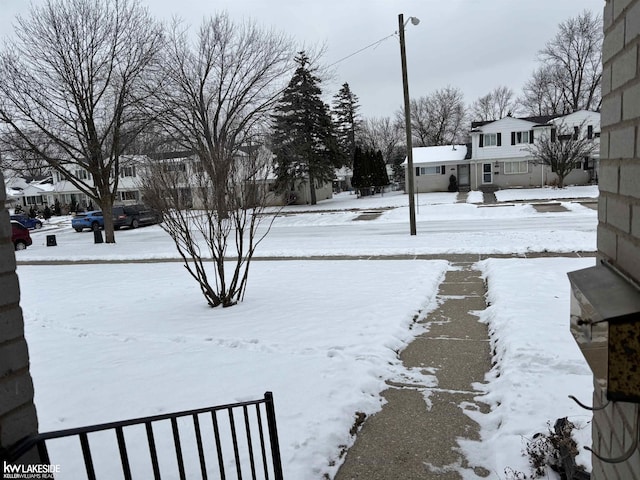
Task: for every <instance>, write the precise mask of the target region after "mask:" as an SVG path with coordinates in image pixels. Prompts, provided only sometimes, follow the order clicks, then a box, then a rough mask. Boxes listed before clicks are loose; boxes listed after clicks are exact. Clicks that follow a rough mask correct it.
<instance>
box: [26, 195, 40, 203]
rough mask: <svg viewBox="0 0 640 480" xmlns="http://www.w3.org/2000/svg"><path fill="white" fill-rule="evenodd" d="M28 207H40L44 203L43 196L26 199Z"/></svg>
mask: <svg viewBox="0 0 640 480" xmlns="http://www.w3.org/2000/svg"><path fill="white" fill-rule="evenodd" d="M26 201H27V205H40V204H41V203H42V195H37V196H34V197H26Z"/></svg>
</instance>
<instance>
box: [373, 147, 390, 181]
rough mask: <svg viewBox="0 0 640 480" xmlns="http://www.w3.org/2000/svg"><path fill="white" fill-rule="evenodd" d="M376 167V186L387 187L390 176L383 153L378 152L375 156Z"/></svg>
mask: <svg viewBox="0 0 640 480" xmlns="http://www.w3.org/2000/svg"><path fill="white" fill-rule="evenodd" d="M373 163H374V166H375V172H376V174H375V186H376V187H385V186H387V185H389V175H388V174H387V165H386V164H385V163H384V158H383V157H382V151H381V150H378V151H377V152H376V153H375V154H374V156H373Z"/></svg>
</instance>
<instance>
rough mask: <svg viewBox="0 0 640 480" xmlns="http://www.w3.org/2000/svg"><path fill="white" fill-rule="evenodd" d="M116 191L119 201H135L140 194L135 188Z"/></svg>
mask: <svg viewBox="0 0 640 480" xmlns="http://www.w3.org/2000/svg"><path fill="white" fill-rule="evenodd" d="M118 193H119V196H120V200H121V201H125V200H136V201H137V200H138V199H139V198H140V194H139V193H138V191H137V190H131V191H120V192H118Z"/></svg>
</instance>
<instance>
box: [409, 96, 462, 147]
mask: <svg viewBox="0 0 640 480" xmlns="http://www.w3.org/2000/svg"><path fill="white" fill-rule="evenodd" d="M409 108H410V109H411V132H412V135H413V136H414V137H415V143H414V145H415V146H422V147H426V146H431V145H447V144H451V143H456V142H461V141H462V138H463V136H464V131H465V128H464V124H465V120H466V110H465V107H464V95H463V93H462V91H461V90H460V89H458V88H454V87H451V86H448V87H445V88H442V89H440V90H436V91H435V92H433V93H432V94H430V95H427V96H425V97H420V98H418V99H417V100H411V102H410V107H409ZM398 118H399V119H400V118H404V113H403V112H402V111H400V112H398Z"/></svg>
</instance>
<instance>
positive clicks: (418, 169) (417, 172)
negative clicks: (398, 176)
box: [416, 167, 420, 177]
mask: <svg viewBox="0 0 640 480" xmlns="http://www.w3.org/2000/svg"><path fill="white" fill-rule="evenodd" d="M419 176H420V167H416V177H419Z"/></svg>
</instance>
